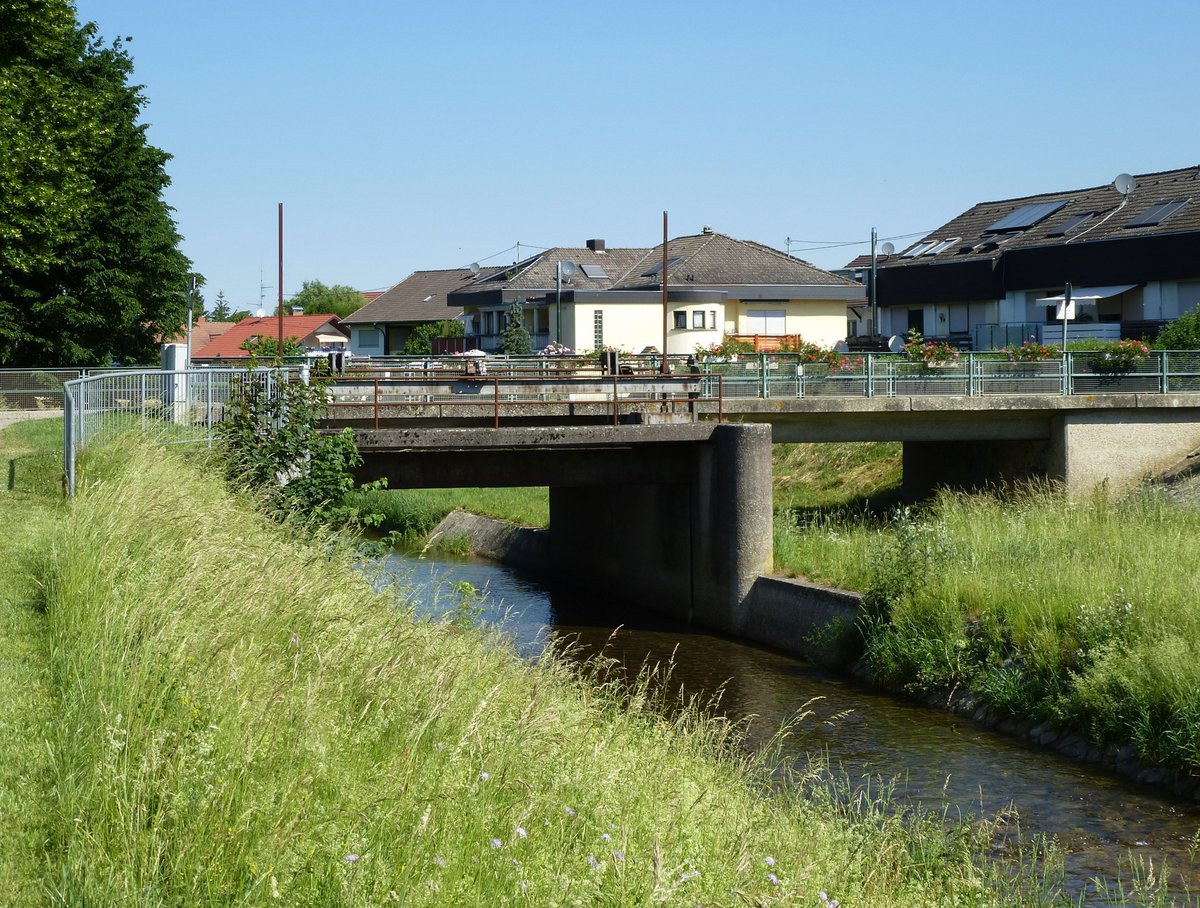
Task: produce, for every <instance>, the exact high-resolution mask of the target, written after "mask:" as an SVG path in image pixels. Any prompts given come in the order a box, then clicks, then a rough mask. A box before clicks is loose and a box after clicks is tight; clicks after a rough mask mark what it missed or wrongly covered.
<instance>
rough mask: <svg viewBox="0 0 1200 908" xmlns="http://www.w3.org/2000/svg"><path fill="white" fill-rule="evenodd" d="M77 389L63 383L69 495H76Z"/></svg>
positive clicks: (64, 461) (65, 463) (65, 465)
mask: <svg viewBox="0 0 1200 908" xmlns="http://www.w3.org/2000/svg"><path fill="white" fill-rule="evenodd" d="M77 409H78V408H77V407H76V406H75V389H74V388H72V387H71V382H67V383H66V384H65V385H63V468H64V469H65V471H66V485H67V497H69V498H73V497H74V496H75V413H76V411H77Z"/></svg>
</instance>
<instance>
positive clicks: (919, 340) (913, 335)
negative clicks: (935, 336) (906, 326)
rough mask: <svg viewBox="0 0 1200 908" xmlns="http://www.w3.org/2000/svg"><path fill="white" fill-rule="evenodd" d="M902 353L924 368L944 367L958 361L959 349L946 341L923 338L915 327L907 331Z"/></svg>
mask: <svg viewBox="0 0 1200 908" xmlns="http://www.w3.org/2000/svg"><path fill="white" fill-rule="evenodd" d="M903 350H904V355H905V356H907V357H908V358H909V359H910V360H912V361H913V362H914V363H919V364H920V365H922V366H924V367H926V368H931V369H933V368H944V367H946V366H953V365H955V364H956V363H957V362H958V357H959V352H960V351H959V349H958V348H957V347H955V346H952V345H951V344H949V343H947V342H946V341H940V340H925V338H924V337H922V336H921V332H920V331H917V330H916V329H915V328H914V329H912V330H911V331H909V332H908V341H907V343H905V345H904V348H903Z"/></svg>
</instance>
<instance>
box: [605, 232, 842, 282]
mask: <svg viewBox="0 0 1200 908" xmlns="http://www.w3.org/2000/svg"><path fill="white" fill-rule="evenodd" d="M667 258H668V260H669V261H670V260H672V259H678V261H677V262H675V263H674V264H671V265H670V267H669V270H668V276H667V283H668V284H671V285H675V284H695V285H697V286H713V287H722V286H734V285H743V286H744V285H762V284H765V285H777V284H778V285H789V286H792V285H799V286H813V285H818V286H826V285H827V286H834V287H851V286H855V285H854V282H853V281H849V280H847V279H846V278H844V277H839V276H838V275H836V274H832V273H830V272H828V271H823V270H821V269H820V268H817V267H815V266H814V265H810V264H809V263H808V262H806V261H804V260H803V259H798V258H793V257H791V256H789V255H786V254H785V253H783V252H780V251H779V250H778V249H772V248H771V247H770V246H764V245H762V244H761V243H754V242H750V241H748V240H735V239H734V238H733V237H730V236H726V235H725V234H723V233H701V234H697V235H695V236H681V237H676V238H675V239H673V240H671V241H670V242H669V243H668V248H667ZM656 266H658V267H659V268H661V266H662V245H661V244H660V245H658V246H656V247H655V248H654V249H651V250H649V251H648V252H647V253H646V254H645V255H644V256H643V257H642V258H641V259H640V260H639V261H638V262H636V263H635V264H634V265H633V267H631V268H630V269H629V270H628V271H627V272H626V273H625V274H623V275H622V276H621V278H620V279H619V280H618V281H617V283H616V285H615V289H619V290H629V289H634V288H637V287H657V286H661V277H660V275H659V274H658V272H657V271H654V273H653V274H650V272H651V271H652V270H653V269H654V268H655V267H656Z"/></svg>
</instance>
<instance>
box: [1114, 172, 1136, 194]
mask: <svg viewBox="0 0 1200 908" xmlns="http://www.w3.org/2000/svg"><path fill="white" fill-rule="evenodd" d="M1135 188H1137V180H1135V179H1134V178H1133V177H1131V176H1130V175H1129V174H1127V173H1119V174H1117V178H1116V179H1115V180H1113V189H1115V190H1116V191H1117V192H1119V193H1121V195H1129V193H1131V192H1133V190H1134V189H1135Z"/></svg>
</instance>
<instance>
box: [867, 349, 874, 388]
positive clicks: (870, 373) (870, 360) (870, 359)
mask: <svg viewBox="0 0 1200 908" xmlns="http://www.w3.org/2000/svg"><path fill="white" fill-rule="evenodd" d="M866 357H867V397H874V396H875V354H874V353H868V354H866Z"/></svg>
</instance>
